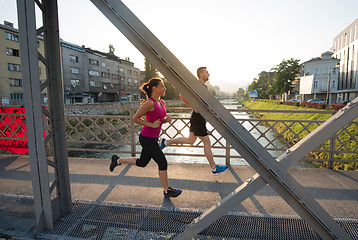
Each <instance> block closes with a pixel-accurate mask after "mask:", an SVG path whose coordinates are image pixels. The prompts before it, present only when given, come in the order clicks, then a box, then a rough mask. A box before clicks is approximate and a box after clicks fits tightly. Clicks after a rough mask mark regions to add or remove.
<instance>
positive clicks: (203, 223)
mask: <svg viewBox="0 0 358 240" xmlns="http://www.w3.org/2000/svg"><path fill="white" fill-rule="evenodd" d="M357 117H358V98H356V99H354V100H353V101H352V102H351V103H349V104H348V105H347V106H346V107H345V108H343V109H341V110H339V111H338V112H337V113H336V114H335V115H333V116H332V117H331V118H329V119H328V120H327V121H325V122H324V123H323V124H322V125H320V126H319V127H318V128H316V129H315V130H314V131H312V132H311V133H310V134H308V135H307V136H306V137H305V138H303V139H302V140H301V141H299V142H298V143H296V144H295V145H294V146H292V147H291V148H290V149H288V150H287V151H286V153H283V154H282V155H281V156H279V157H278V158H277V161H279V162H280V163H282V165H283V166H284V167H285V168H286V169H288V168H289V167H290V166H292V164H294V163H296V162H297V161H299V160H301V159H303V158H304V156H306V155H307V154H308V153H309V152H311V151H312V150H314V149H317V147H319V146H320V145H321V144H322V143H323V142H325V141H326V140H327V139H329V138H330V137H332V136H333V135H335V134H336V133H337V132H338V131H339V130H340V129H342V127H344V126H346V125H347V124H349V123H350V122H352V121H353V120H354V119H355V118H357ZM266 184H267V183H266V182H265V180H264V179H263V178H262V177H260V175H259V174H255V175H254V176H253V177H252V178H250V179H248V180H247V181H246V182H244V183H243V184H242V185H241V186H240V187H238V188H237V189H235V190H234V191H233V192H232V193H230V194H229V195H227V196H226V197H225V198H223V199H222V200H221V201H220V202H219V203H217V204H216V205H215V206H213V207H211V208H210V209H208V210H206V211H205V212H204V213H203V214H202V215H201V216H199V217H198V218H196V219H195V220H194V221H193V222H192V223H190V225H188V227H187V229H186V230H185V231H184V232H183V233H181V234H180V235H179V236H178V237H177V239H188V237H189V238H190V236H194V235H196V234H198V233H200V232H201V231H202V230H204V229H205V228H207V227H208V226H209V225H211V224H212V223H214V222H215V221H216V220H218V219H219V218H220V217H221V216H224V215H225V214H226V213H227V212H228V211H230V210H231V209H233V208H234V207H236V206H237V205H238V204H240V203H241V202H243V201H244V200H245V199H247V198H248V197H250V196H251V195H252V194H254V193H255V192H256V191H257V190H259V189H260V188H262V187H263V186H265V185H266Z"/></svg>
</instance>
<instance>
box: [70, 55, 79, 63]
mask: <svg viewBox="0 0 358 240" xmlns="http://www.w3.org/2000/svg"><path fill="white" fill-rule="evenodd" d="M70 62H78V57H77V56H73V55H70Z"/></svg>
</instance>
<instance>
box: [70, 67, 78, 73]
mask: <svg viewBox="0 0 358 240" xmlns="http://www.w3.org/2000/svg"><path fill="white" fill-rule="evenodd" d="M79 72H80V70H79V69H78V68H70V73H74V74H79Z"/></svg>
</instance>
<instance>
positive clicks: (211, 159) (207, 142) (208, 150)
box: [199, 135, 216, 170]
mask: <svg viewBox="0 0 358 240" xmlns="http://www.w3.org/2000/svg"><path fill="white" fill-rule="evenodd" d="M199 138H200V140H201V141H202V142H203V144H204V154H205V156H206V158H207V159H208V161H209V164H210V167H211V169H212V170H215V169H216V163H215V161H214V157H213V152H212V151H211V142H210V138H209V135H206V136H204V137H199Z"/></svg>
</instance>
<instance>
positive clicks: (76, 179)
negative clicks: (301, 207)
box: [0, 155, 358, 239]
mask: <svg viewBox="0 0 358 240" xmlns="http://www.w3.org/2000/svg"><path fill="white" fill-rule="evenodd" d="M69 163H70V164H69V167H70V178H71V194H72V200H73V209H74V212H73V213H72V214H70V215H68V216H66V217H65V218H63V219H62V220H60V221H58V222H57V223H56V225H55V229H54V230H51V231H47V232H43V233H41V234H40V236H39V237H43V238H45V239H51V238H53V239H56V238H57V239H58V238H60V237H64V238H71V237H73V238H88V237H90V238H93V237H95V236H97V237H95V238H96V239H109V238H120V237H121V236H122V235H123V234H125V235H126V236H128V237H127V238H124V239H150V237H152V238H157V237H158V236H162V237H163V238H164V237H167V238H169V237H171V236H172V237H174V236H175V235H176V234H178V233H179V232H181V231H182V229H183V227H185V224H186V223H188V222H190V221H191V220H192V219H195V217H197V216H198V215H199V214H200V213H201V212H202V211H204V210H206V209H208V208H210V207H211V206H213V205H214V204H216V203H217V202H218V201H219V200H220V199H222V198H223V197H225V196H226V195H227V194H229V193H230V192H231V191H233V190H234V189H235V188H236V187H237V186H238V185H240V184H241V183H242V182H244V181H246V180H247V179H248V178H250V177H251V176H253V175H254V174H255V171H254V170H253V169H252V168H251V167H249V166H232V167H230V169H229V170H228V171H227V172H225V173H222V174H220V175H219V176H212V175H211V173H210V170H209V167H208V165H206V164H169V169H168V171H169V183H170V185H171V186H173V187H176V188H181V189H183V194H182V195H181V196H180V197H178V198H175V199H171V200H169V199H164V198H163V195H162V189H161V185H160V182H159V179H158V177H157V167H156V164H155V163H150V164H149V165H148V166H147V167H146V168H137V167H133V166H125V165H124V166H119V167H117V168H116V169H115V171H114V172H113V173H110V172H109V170H108V164H109V160H108V159H75V158H70V159H69ZM29 168H30V167H29V162H28V158H27V157H25V156H19V157H18V156H10V155H1V156H0V179H1V180H0V193H1V194H2V195H1V196H0V219H1V221H0V234H3V235H5V234H7V235H9V236H18V237H31V235H32V231H33V227H34V226H35V222H36V220H35V216H34V209H33V208H34V206H33V199H32V198H31V195H32V188H31V174H30V172H29ZM290 173H291V174H292V175H293V176H294V177H295V178H296V179H297V181H298V182H299V183H300V184H301V185H302V186H303V187H304V188H305V189H306V190H307V191H308V192H309V193H310V194H311V195H312V196H313V197H314V198H315V199H316V200H317V201H318V202H319V203H320V204H321V205H322V207H323V208H324V209H325V210H326V211H327V212H328V213H329V214H330V215H331V216H332V217H333V218H335V220H336V221H338V222H339V223H340V224H341V225H342V226H343V227H344V228H345V229H346V231H347V232H349V233H350V234H351V236H352V237H353V239H358V219H357V216H358V207H357V206H358V205H357V204H358V184H357V182H358V171H332V170H327V169H312V168H292V169H290ZM50 179H53V175H52V173H50ZM23 196H29V197H23ZM121 234H122V235H121ZM144 235H145V236H146V237H144ZM271 235H272V236H274V237H272V236H271ZM0 236H1V235H0ZM205 236H215V237H218V238H220V239H222V238H223V237H224V238H227V239H230V238H235V239H245V238H246V239H263V238H265V237H263V236H266V237H269V238H270V239H318V237H317V235H316V234H315V233H314V232H313V231H312V230H311V229H310V227H309V226H308V225H307V224H305V222H304V221H302V220H301V219H300V218H299V217H298V216H297V214H296V212H295V211H293V210H292V209H291V208H290V206H289V205H288V204H286V203H285V202H284V201H283V200H282V199H281V197H280V196H279V195H277V194H276V193H275V192H274V191H273V190H272V189H271V187H270V186H266V187H264V188H262V189H260V190H259V191H258V192H257V193H256V194H255V195H253V196H252V197H250V198H249V199H247V200H246V201H244V202H243V203H242V204H240V205H238V206H237V208H236V209H233V211H232V212H231V213H229V214H228V215H226V216H225V217H222V218H221V219H220V220H218V221H217V222H216V223H215V224H214V225H213V226H211V227H209V228H207V229H206V230H205V231H203V232H202V233H201V235H199V236H198V239H206V237H205Z"/></svg>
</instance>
